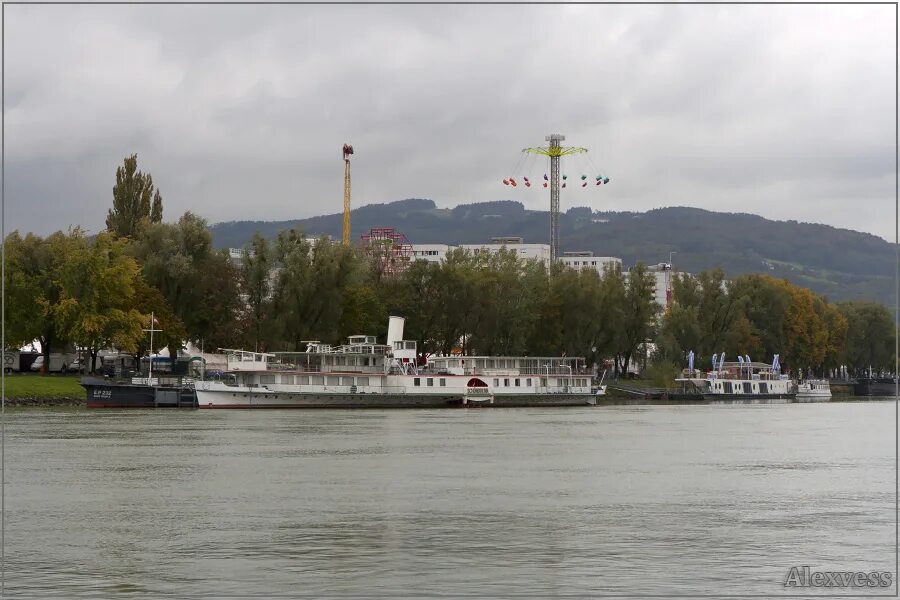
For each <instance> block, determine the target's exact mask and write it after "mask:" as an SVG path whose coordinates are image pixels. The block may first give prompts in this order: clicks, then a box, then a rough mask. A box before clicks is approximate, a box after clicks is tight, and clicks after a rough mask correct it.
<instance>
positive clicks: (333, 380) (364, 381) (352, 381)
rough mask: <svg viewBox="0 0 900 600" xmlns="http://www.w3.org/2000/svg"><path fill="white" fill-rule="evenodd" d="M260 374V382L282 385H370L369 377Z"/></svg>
mask: <svg viewBox="0 0 900 600" xmlns="http://www.w3.org/2000/svg"><path fill="white" fill-rule="evenodd" d="M278 377H279V376H278V375H260V376H259V383H261V384H266V383H281V384H282V385H326V384H327V385H369V378H368V377H337V376H329V377H324V376H322V375H311V376H310V375H281V376H280V380H279V379H278Z"/></svg>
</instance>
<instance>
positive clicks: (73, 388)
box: [6, 373, 87, 406]
mask: <svg viewBox="0 0 900 600" xmlns="http://www.w3.org/2000/svg"><path fill="white" fill-rule="evenodd" d="M80 379H81V377H80V376H79V375H47V376H41V375H36V374H35V375H31V374H21V373H17V374H8V375H6V405H7V406H84V405H86V403H87V394H86V392H85V391H84V388H83V387H81V384H79V383H78V382H79V381H80Z"/></svg>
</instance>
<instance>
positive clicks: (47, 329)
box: [4, 228, 85, 366]
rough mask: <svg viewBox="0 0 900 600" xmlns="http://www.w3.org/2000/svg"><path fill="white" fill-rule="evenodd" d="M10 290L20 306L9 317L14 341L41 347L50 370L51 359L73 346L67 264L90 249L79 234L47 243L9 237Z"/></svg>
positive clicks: (51, 237) (55, 235)
mask: <svg viewBox="0 0 900 600" xmlns="http://www.w3.org/2000/svg"><path fill="white" fill-rule="evenodd" d="M4 244H6V252H7V255H6V258H7V264H6V285H7V288H6V289H7V294H8V298H9V299H10V300H11V301H13V302H15V304H16V305H18V306H16V307H12V310H11V311H10V313H9V315H8V332H9V336H10V340H11V341H15V342H16V343H26V342H30V341H32V340H34V339H37V340H38V341H39V342H40V343H41V350H42V352H43V354H44V364H45V365H47V366H49V365H50V354H51V353H52V351H53V350H54V349H58V348H59V347H60V346H64V345H66V344H67V343H69V342H70V341H71V340H70V339H69V337H68V328H67V327H66V324H65V317H66V311H67V310H68V306H69V305H70V304H71V299H70V298H69V292H68V290H67V288H66V277H65V269H66V262H67V261H68V260H69V259H70V257H71V256H74V255H75V254H76V253H77V252H78V251H79V249H80V248H81V247H82V246H83V245H84V244H85V236H84V232H83V231H81V230H80V229H78V228H75V229H72V230H70V231H69V232H68V233H63V232H61V231H57V232H56V233H53V234H51V235H49V236H48V237H46V238H41V237H40V236H36V235H34V234H31V233H29V234H27V235H26V236H25V237H24V238H22V237H21V236H20V235H19V233H18V232H16V231H14V232H13V233H11V234H9V236H7V238H6V240H4Z"/></svg>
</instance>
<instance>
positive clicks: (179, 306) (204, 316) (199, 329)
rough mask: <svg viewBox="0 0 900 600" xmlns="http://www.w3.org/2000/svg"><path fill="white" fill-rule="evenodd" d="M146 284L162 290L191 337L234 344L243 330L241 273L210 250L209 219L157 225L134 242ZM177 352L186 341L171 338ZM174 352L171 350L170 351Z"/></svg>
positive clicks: (192, 218) (190, 217)
mask: <svg viewBox="0 0 900 600" xmlns="http://www.w3.org/2000/svg"><path fill="white" fill-rule="evenodd" d="M131 251H132V252H133V253H134V256H135V257H136V258H137V260H138V262H139V263H140V265H141V268H142V272H143V275H144V279H145V281H146V282H147V283H148V284H150V285H151V286H153V287H155V288H156V289H158V290H159V291H160V294H161V295H162V297H163V299H165V301H166V303H167V304H168V305H169V306H170V307H171V309H172V311H173V312H174V314H175V316H176V317H178V320H179V321H180V322H181V323H182V324H183V325H184V328H185V330H186V332H187V338H188V339H190V340H191V341H195V342H199V341H201V340H204V341H205V343H206V345H207V346H210V347H215V346H216V345H219V344H224V345H232V344H233V343H234V341H235V340H236V339H237V337H238V336H237V333H238V332H239V327H238V317H239V313H240V308H241V305H240V296H239V289H238V271H237V268H236V267H234V266H233V265H232V264H231V262H230V261H229V259H228V256H227V255H225V254H224V253H223V252H214V251H213V249H212V235H211V234H210V233H209V229H208V227H207V224H206V221H205V220H204V219H202V218H200V217H198V216H196V215H194V214H192V213H190V212H187V213H185V214H184V215H182V217H181V218H180V219H179V220H178V222H177V223H173V224H167V223H154V224H151V225H149V226H148V227H147V229H146V230H145V231H144V232H143V234H142V235H141V237H140V238H139V239H138V240H137V242H135V243H134V244H132V246H131ZM169 341H170V342H171V343H172V344H173V345H175V346H177V347H176V348H175V350H178V349H180V342H181V341H183V340H176V339H170V340H169ZM170 350H172V348H171V347H170Z"/></svg>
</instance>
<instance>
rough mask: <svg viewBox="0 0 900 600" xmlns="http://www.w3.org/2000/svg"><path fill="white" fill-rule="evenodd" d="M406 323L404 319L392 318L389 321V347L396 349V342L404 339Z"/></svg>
mask: <svg viewBox="0 0 900 600" xmlns="http://www.w3.org/2000/svg"><path fill="white" fill-rule="evenodd" d="M405 322H406V319H404V318H403V317H395V316H391V317H390V319H388V334H387V345H388V346H390V347H391V348H393V347H394V342H399V341H400V340H402V339H403V324H404V323H405Z"/></svg>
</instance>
